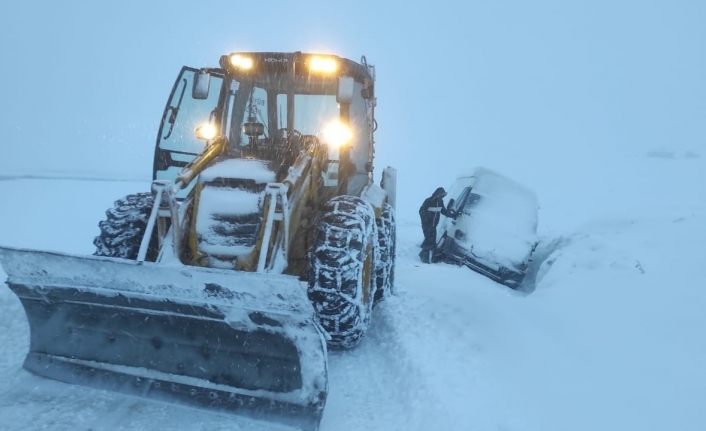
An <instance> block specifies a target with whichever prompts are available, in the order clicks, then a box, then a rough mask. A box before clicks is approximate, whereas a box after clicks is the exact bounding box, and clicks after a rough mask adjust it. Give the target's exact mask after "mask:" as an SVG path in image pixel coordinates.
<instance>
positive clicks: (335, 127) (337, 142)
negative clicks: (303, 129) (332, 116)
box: [321, 120, 353, 148]
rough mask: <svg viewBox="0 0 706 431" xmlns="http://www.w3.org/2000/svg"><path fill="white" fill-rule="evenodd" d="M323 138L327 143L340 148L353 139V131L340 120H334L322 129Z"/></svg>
mask: <svg viewBox="0 0 706 431" xmlns="http://www.w3.org/2000/svg"><path fill="white" fill-rule="evenodd" d="M321 138H322V140H323V141H324V142H325V143H326V144H327V145H330V146H331V147H334V148H339V147H342V146H343V145H346V144H348V143H349V142H350V141H351V139H353V131H352V130H351V128H350V127H348V126H347V125H345V124H343V123H342V122H341V121H340V120H333V121H331V122H330V123H328V124H326V125H325V126H324V128H323V129H322V130H321Z"/></svg>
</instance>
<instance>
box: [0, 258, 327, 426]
mask: <svg viewBox="0 0 706 431" xmlns="http://www.w3.org/2000/svg"><path fill="white" fill-rule="evenodd" d="M0 263H1V264H2V266H3V267H4V270H5V272H6V273H7V274H8V280H7V284H8V286H9V287H10V289H12V290H13V291H14V293H15V294H16V295H17V296H18V297H19V298H20V300H21V301H22V304H23V306H24V309H25V312H26V314H27V318H28V319H29V325H30V330H31V336H30V348H29V353H28V354H27V357H26V359H25V362H24V367H25V368H26V369H27V370H29V371H31V372H33V373H35V374H38V375H41V376H45V377H49V378H52V379H56V380H61V381H64V382H68V383H74V384H82V385H88V386H92V387H98V388H101V389H109V390H115V391H120V392H127V393H131V394H136V395H140V396H147V397H150V398H156V399H161V400H166V401H176V402H186V403H189V404H196V405H199V406H202V407H208V408H214V409H217V410H226V411H231V412H234V413H237V414H242V415H245V416H249V417H254V418H256V419H264V420H271V421H278V422H282V423H285V424H287V425H290V426H294V427H297V428H300V429H306V430H315V429H317V428H318V425H319V421H320V419H321V415H322V413H323V408H324V404H325V401H326V395H327V368H326V344H325V340H324V338H323V335H322V333H321V331H320V329H319V328H318V326H317V325H316V323H314V319H313V317H314V311H313V308H312V307H311V305H310V303H309V301H308V299H307V297H306V291H305V290H304V289H303V288H302V287H301V286H300V285H299V281H298V280H297V279H296V278H294V277H289V276H281V275H263V274H255V273H243V272H234V271H228V270H214V269H205V268H196V267H187V266H165V265H160V264H155V263H139V264H138V263H137V262H134V261H129V260H123V259H111V258H102V257H100V258H99V257H79V256H70V255H63V254H58V253H49V252H41V251H30V250H18V249H8V248H0Z"/></svg>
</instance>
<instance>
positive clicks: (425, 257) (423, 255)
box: [419, 249, 431, 263]
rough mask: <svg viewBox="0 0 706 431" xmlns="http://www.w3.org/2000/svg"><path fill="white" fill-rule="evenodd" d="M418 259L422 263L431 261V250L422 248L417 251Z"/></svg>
mask: <svg viewBox="0 0 706 431" xmlns="http://www.w3.org/2000/svg"><path fill="white" fill-rule="evenodd" d="M419 260H421V261H422V262H423V263H431V250H425V249H422V251H420V252H419Z"/></svg>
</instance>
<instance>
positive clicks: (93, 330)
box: [0, 52, 396, 429]
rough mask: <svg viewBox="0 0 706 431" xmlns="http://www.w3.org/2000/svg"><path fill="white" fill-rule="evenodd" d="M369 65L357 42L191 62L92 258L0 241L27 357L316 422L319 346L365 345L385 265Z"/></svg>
mask: <svg viewBox="0 0 706 431" xmlns="http://www.w3.org/2000/svg"><path fill="white" fill-rule="evenodd" d="M374 81H375V69H374V68H373V66H371V65H369V64H367V62H366V60H365V58H364V57H363V58H362V60H361V62H360V63H358V62H354V61H351V60H347V59H344V58H341V57H338V56H334V55H320V54H307V53H301V52H295V53H272V52H264V53H254V52H238V53H233V54H229V55H224V56H222V57H221V59H220V62H219V66H218V67H215V68H202V69H195V68H190V67H184V68H183V69H182V70H181V72H180V74H179V76H178V77H177V80H176V82H175V83H174V86H173V89H172V92H171V95H170V97H169V100H168V102H167V105H166V108H165V110H164V114H163V116H162V120H161V123H160V127H159V133H158V137H157V145H156V148H155V156H154V170H153V178H154V181H153V183H152V187H151V190H150V191H146V192H144V193H136V194H132V195H129V196H127V197H125V198H123V199H120V200H118V201H117V202H116V203H115V206H114V207H113V208H111V209H109V210H108V211H107V212H106V219H105V220H103V221H101V222H100V224H99V227H100V235H99V236H98V237H97V238H96V239H95V241H94V243H95V245H96V252H95V255H94V256H70V255H64V254H59V253H51V252H43V251H33V250H19V249H8V248H0V262H1V263H2V266H3V267H4V269H5V271H6V272H7V274H8V281H7V284H8V286H9V287H10V288H11V289H12V290H13V291H14V292H15V294H17V296H18V297H19V298H20V299H21V301H22V303H23V305H24V308H25V310H26V314H27V317H28V319H29V323H30V328H31V344H30V351H29V353H28V355H27V357H26V360H25V363H24V366H25V368H26V369H28V370H30V371H31V372H34V373H36V374H39V375H42V376H46V377H50V378H54V379H58V380H61V381H65V382H69V383H76V384H85V385H89V386H95V387H100V388H107V389H112V390H117V391H123V392H128V393H132V394H138V395H142V396H148V397H153V398H158V399H163V400H168V401H177V402H186V403H195V404H198V405H200V406H205V407H209V408H214V409H220V410H227V411H232V412H235V413H238V414H244V415H248V416H251V417H255V418H262V419H267V420H276V421H281V422H284V423H287V424H290V425H294V426H297V427H299V428H302V429H317V428H318V424H319V421H320V419H321V415H322V412H323V408H324V404H325V401H326V395H327V391H328V387H327V362H326V357H327V352H326V348H327V344H328V346H329V347H332V348H351V347H354V346H355V345H356V344H358V343H359V342H360V341H361V339H362V338H363V336H364V335H365V333H366V331H367V329H368V326H369V322H370V316H371V310H372V307H373V305H374V304H375V303H376V302H377V301H379V300H381V299H383V298H384V297H385V295H388V294H389V293H390V291H391V288H392V284H393V278H394V258H395V221H394V204H395V185H396V173H395V170H394V169H392V168H386V169H385V170H384V171H383V173H382V175H381V181H380V185H378V184H376V183H375V182H374V181H373V154H374V130H375V128H376V121H375V104H376V99H375V86H374ZM361 366H364V365H361Z"/></svg>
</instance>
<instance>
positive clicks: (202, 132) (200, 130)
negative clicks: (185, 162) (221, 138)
mask: <svg viewBox="0 0 706 431" xmlns="http://www.w3.org/2000/svg"><path fill="white" fill-rule="evenodd" d="M217 134H218V129H216V126H214V125H213V124H211V123H203V124H201V125H199V126H198V127H196V129H195V130H194V135H196V138H198V139H203V140H205V141H210V140H211V139H213V138H215V137H216V135H217Z"/></svg>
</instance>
